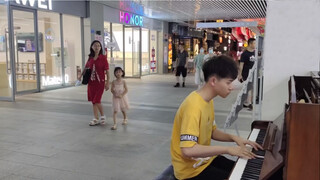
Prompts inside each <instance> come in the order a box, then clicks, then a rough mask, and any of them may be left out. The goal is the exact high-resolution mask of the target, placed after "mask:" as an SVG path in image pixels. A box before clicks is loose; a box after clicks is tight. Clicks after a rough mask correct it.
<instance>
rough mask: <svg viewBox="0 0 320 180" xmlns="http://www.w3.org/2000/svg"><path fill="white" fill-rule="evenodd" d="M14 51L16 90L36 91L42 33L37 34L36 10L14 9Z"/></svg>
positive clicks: (13, 73)
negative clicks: (38, 52) (39, 43)
mask: <svg viewBox="0 0 320 180" xmlns="http://www.w3.org/2000/svg"><path fill="white" fill-rule="evenodd" d="M12 19H13V22H12V24H13V37H14V38H13V46H14V48H13V50H14V51H13V52H14V55H13V57H12V58H11V59H12V61H13V62H14V66H13V67H14V68H12V69H15V71H13V70H12V75H13V78H14V82H16V83H15V85H16V86H15V92H16V93H24V92H36V91H37V90H38V89H39V87H38V84H39V83H38V81H39V80H38V79H39V78H38V73H37V69H38V68H37V63H36V62H37V56H36V54H37V52H36V51H37V49H38V50H39V51H41V49H39V48H37V47H39V46H38V43H37V41H38V42H40V41H41V40H42V34H38V36H35V34H36V33H35V22H36V21H35V12H34V11H22V10H17V9H13V10H12Z"/></svg>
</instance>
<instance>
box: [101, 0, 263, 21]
mask: <svg viewBox="0 0 320 180" xmlns="http://www.w3.org/2000/svg"><path fill="white" fill-rule="evenodd" d="M99 2H101V3H103V4H106V5H108V6H111V7H114V8H119V1H109V0H107V1H99ZM134 2H136V3H138V4H141V5H142V6H143V7H144V13H145V16H147V17H150V18H155V19H160V20H165V21H170V22H193V21H213V20H217V19H223V20H233V19H254V18H265V16H266V9H267V2H266V0H135V1H134Z"/></svg>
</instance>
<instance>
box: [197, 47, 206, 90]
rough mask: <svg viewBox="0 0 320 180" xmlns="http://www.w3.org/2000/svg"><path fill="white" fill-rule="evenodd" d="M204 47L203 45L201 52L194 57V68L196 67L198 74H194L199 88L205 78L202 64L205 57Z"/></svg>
mask: <svg viewBox="0 0 320 180" xmlns="http://www.w3.org/2000/svg"><path fill="white" fill-rule="evenodd" d="M204 56H205V54H204V49H203V47H201V48H200V53H199V54H198V55H197V56H196V57H195V58H194V68H195V69H196V74H195V76H194V79H195V83H196V84H197V85H198V89H200V87H201V86H202V84H203V82H204V80H203V72H202V65H203V59H204Z"/></svg>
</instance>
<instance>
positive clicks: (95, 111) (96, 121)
mask: <svg viewBox="0 0 320 180" xmlns="http://www.w3.org/2000/svg"><path fill="white" fill-rule="evenodd" d="M92 109H93V116H94V118H93V120H92V121H90V123H89V125H90V126H95V125H98V124H99V123H100V122H99V120H98V119H99V114H98V113H99V110H98V106H97V104H92Z"/></svg>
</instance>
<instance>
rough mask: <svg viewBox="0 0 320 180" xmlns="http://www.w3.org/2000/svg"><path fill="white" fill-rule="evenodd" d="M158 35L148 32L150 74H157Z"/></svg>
mask: <svg viewBox="0 0 320 180" xmlns="http://www.w3.org/2000/svg"><path fill="white" fill-rule="evenodd" d="M157 40H158V33H157V31H150V52H151V53H150V73H157V72H158V65H157V64H158V59H157V58H158V55H157V54H158V53H157V52H158V41H157Z"/></svg>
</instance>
